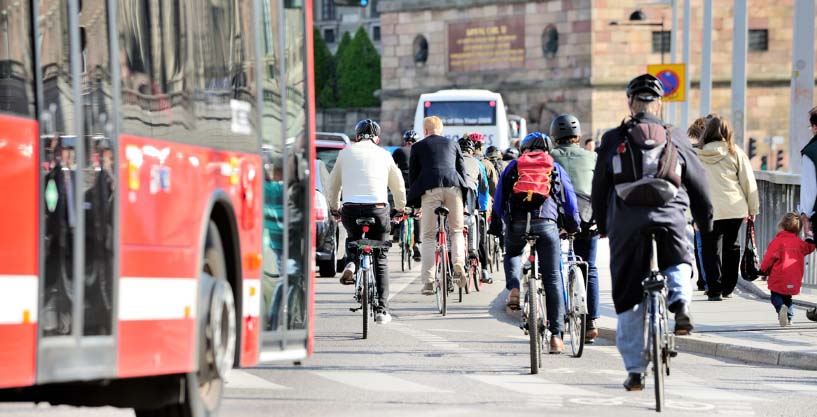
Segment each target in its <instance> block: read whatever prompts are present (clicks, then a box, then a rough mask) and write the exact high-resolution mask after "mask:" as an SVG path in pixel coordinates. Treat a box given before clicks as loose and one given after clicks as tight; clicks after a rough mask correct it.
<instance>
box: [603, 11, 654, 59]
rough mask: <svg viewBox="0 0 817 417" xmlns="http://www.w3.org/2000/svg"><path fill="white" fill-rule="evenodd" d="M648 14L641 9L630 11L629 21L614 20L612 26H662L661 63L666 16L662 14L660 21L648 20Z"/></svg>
mask: <svg viewBox="0 0 817 417" xmlns="http://www.w3.org/2000/svg"><path fill="white" fill-rule="evenodd" d="M646 20H647V14H646V13H644V12H643V11H641V10H640V9H638V10H636V11H634V12H632V13H630V19H629V21H628V22H619V21H616V20H614V21H612V22H610V26H651V27H660V28H661V39H660V41H659V47H660V48H661V63H662V64H663V63H664V16H661V21H660V22H647V21H646Z"/></svg>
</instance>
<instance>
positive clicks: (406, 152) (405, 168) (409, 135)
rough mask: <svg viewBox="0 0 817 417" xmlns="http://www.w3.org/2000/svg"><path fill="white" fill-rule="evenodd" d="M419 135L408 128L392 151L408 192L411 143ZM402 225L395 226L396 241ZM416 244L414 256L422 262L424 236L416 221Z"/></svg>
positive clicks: (414, 141)
mask: <svg viewBox="0 0 817 417" xmlns="http://www.w3.org/2000/svg"><path fill="white" fill-rule="evenodd" d="M418 137H419V135H418V134H417V132H415V131H414V130H406V131H405V132H403V146H401V147H399V148H397V149H395V150H394V152H392V154H391V157H392V159H394V163H395V164H397V168H399V169H400V173H402V174H403V183H405V184H406V193H408V191H409V190H408V186H409V160H410V159H411V145H414V144H415V143H417V139H418ZM401 227H405V224H403V225H401ZM401 227H395V228H394V238H393V239H394V241H395V242H396V241H398V240H399V238H400V237H399V235H398V233H400V231H401ZM413 230H414V246H413V247H412V252H413V254H412V257H413V258H414V260H415V261H416V262H420V243H422V241H423V240H422V238H421V236H420V223H419V222H414V228H413Z"/></svg>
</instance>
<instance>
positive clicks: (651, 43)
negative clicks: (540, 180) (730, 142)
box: [379, 0, 794, 169]
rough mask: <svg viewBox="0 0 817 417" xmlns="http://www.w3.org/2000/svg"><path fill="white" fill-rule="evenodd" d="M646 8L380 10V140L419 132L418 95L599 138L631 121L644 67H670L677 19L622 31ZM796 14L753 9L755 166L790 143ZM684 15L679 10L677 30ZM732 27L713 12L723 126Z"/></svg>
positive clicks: (696, 75) (522, 4) (485, 5)
mask: <svg viewBox="0 0 817 417" xmlns="http://www.w3.org/2000/svg"><path fill="white" fill-rule="evenodd" d="M639 3H640V2H639V1H637V0H615V1H613V0H539V1H525V0H490V1H489V0H456V1H437V2H435V1H428V0H381V1H380V4H379V10H380V27H381V29H380V31H381V36H382V38H381V44H382V83H383V91H382V94H381V98H382V109H383V112H382V113H383V117H384V120H383V123H382V125H383V129H384V131H385V132H387V133H386V134H385V137H386V138H387V139H389V140H392V141H396V140H398V139H397V138H398V136H399V132H400V131H402V130H403V129H406V128H409V127H410V126H411V125H412V124H413V117H414V112H415V109H416V105H417V100H418V98H419V96H420V94H422V93H426V92H433V91H437V90H440V89H446V88H485V89H489V90H493V91H496V92H499V93H502V95H503V97H504V100H505V103H506V105H507V107H508V112H509V113H512V114H518V115H521V116H523V117H525V118H526V119H527V120H528V131H533V130H543V131H546V130H547V129H548V128H549V125H550V121H551V119H552V118H553V117H554V116H556V115H558V114H560V113H573V114H576V115H577V116H578V117H579V119H580V121H581V122H582V127H583V131H584V133H585V136H592V137H594V138H598V137H599V136H600V135H601V133H603V132H604V131H606V130H607V129H610V128H613V127H615V126H617V125H618V124H619V123H620V122H621V121H622V119H624V118H625V117H626V116H627V115H628V110H627V102H626V97H625V93H624V90H625V87H626V84H627V82H628V81H629V80H630V79H631V78H633V77H634V76H637V75H639V74H642V73H644V72H646V67H647V65H648V64H658V63H661V62H662V59H663V60H664V61H665V62H667V63H670V62H671V58H670V54H669V52H670V38H671V36H670V33H669V31H670V28H671V27H672V18H671V9H670V8H669V7H660V6H644V7H641V10H642V11H643V12H644V15H645V18H646V21H642V22H640V23H642V24H643V23H651V25H640V26H629V25H625V23H629V22H628V18H629V17H630V14H631V13H632V12H634V11H635V10H637V9H638V8H639V7H640V6H639ZM793 3H794V1H793V0H780V1H778V2H775V3H774V4H770V3H767V2H761V1H759V0H758V1H750V2H749V55H748V63H747V74H748V92H747V131H746V137H747V138H749V137H753V138H756V139H757V140H758V152H759V153H760V154H764V153H765V152H769V151H770V149H768V148H767V145H766V144H765V143H764V140H765V139H766V138H770V137H774V136H782V137H784V141H785V137H786V136H787V135H788V129H789V115H788V108H789V100H790V74H791V59H792V58H791V56H792V54H791V48H792V33H793V32H792V21H793V20H792V19H793ZM691 11H692V12H691V30H690V34H691V39H692V40H691V43H690V46H691V48H690V56H691V58H690V65H689V67H688V69H687V74H688V76H690V77H691V80H692V90H691V91H689V92H688V94H687V97H688V98H687V99H688V100H689V101H690V107H689V108H690V111H689V114H690V119H694V118H695V117H697V116H698V115H699V113H700V111H699V110H700V100H699V97H700V94H699V89H698V84H699V80H700V73H701V71H700V62H701V45H702V39H703V28H702V26H703V24H702V22H703V0H692V3H691ZM682 12H683V8H681V7H679V20H678V24H677V25H676V27H677V28H678V29H680V28H681V18H682V16H681V14H682ZM732 16H733V14H732V2H715V8H714V10H713V36H712V39H713V42H712V78H713V91H712V111H713V112H717V113H720V114H723V115H729V114H730V110H731V109H730V99H731V85H730V78H731V71H732V65H731V60H732V30H733V17H732ZM611 22H620V23H621V24H620V25H617V26H614V25H611ZM661 22H663V23H664V26H663V30H662V27H661ZM675 35H676V36H677V40H678V44H677V45H678V48H677V50H678V56H677V57H676V59H675V62H680V61H681V56H680V51H681V40H682V39H683V37H682V33H681V31H680V30H678V31H677V32H676V33H675ZM678 107H679V106H678ZM676 120H677V119H676ZM678 124H685V123H678ZM685 127H686V126H684V128H685ZM777 146H778V149H784V150H787V149H788V148H787V146H786V144H785V143H783V144H779V145H777ZM770 159H771V158H770ZM759 163H760V162H759V158H757V161H755V164H756V165H758V166H759ZM771 168H774V167H773V166H771V167H770V169H771Z"/></svg>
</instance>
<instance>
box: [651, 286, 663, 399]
mask: <svg viewBox="0 0 817 417" xmlns="http://www.w3.org/2000/svg"><path fill="white" fill-rule="evenodd" d="M649 314H650V347H651V350H652V352H651V355H650V356H651V359H652V366H653V374H654V376H655V411H658V412H660V411H662V410H663V409H664V372H665V371H664V361H663V360H662V357H661V356H662V353H661V350H662V349H661V324H660V319H659V317H658V314H659V313H658V301H657V300H656V299H655V296H653V298H652V300H650V311H649Z"/></svg>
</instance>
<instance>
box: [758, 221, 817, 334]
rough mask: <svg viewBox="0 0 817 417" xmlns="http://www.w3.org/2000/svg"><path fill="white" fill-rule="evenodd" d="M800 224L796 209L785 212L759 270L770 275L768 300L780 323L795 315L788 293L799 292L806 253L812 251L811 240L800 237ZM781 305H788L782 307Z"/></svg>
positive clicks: (789, 322) (782, 325) (789, 321)
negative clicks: (769, 295)
mask: <svg viewBox="0 0 817 417" xmlns="http://www.w3.org/2000/svg"><path fill="white" fill-rule="evenodd" d="M802 228H803V224H802V223H801V221H800V216H798V215H797V214H795V213H786V215H785V216H783V220H782V221H781V222H780V229H781V230H780V232H778V233H777V236H775V237H774V239H772V241H771V242H770V243H769V247H768V248H767V249H766V255H764V256H763V262H762V263H761V265H760V270H761V271H764V272H765V273H766V274H767V275H768V276H769V291H771V293H772V297H771V301H772V305H773V306H774V309H775V311H777V318H778V320H779V321H780V326H781V327H785V326H790V325H791V319H792V317H794V307H793V306H792V302H791V296H792V295H797V294H800V285H801V284H802V283H803V270H804V269H805V257H806V255H808V254H810V253H811V252H814V241H813V240H811V239H809V241H808V242H805V241H803V240H802V239H800V237H799V234H800V230H801V229H802ZM783 305H785V306H786V307H787V308H786V309H785V310H784V309H783Z"/></svg>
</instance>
